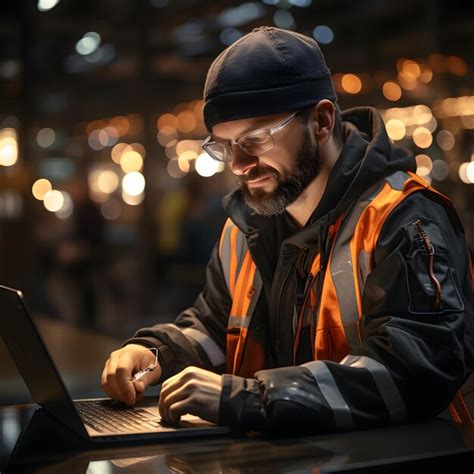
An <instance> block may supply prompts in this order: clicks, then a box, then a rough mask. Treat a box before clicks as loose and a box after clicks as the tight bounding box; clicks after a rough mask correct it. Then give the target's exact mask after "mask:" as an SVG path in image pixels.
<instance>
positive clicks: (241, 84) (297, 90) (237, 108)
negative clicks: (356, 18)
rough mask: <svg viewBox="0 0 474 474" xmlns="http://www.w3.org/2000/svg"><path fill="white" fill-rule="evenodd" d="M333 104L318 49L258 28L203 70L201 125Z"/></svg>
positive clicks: (327, 73) (275, 30) (291, 34)
mask: <svg viewBox="0 0 474 474" xmlns="http://www.w3.org/2000/svg"><path fill="white" fill-rule="evenodd" d="M321 99H330V100H337V96H336V93H335V91H334V85H333V82H332V78H331V73H330V71H329V69H328V67H327V66H326V62H325V60H324V57H323V54H322V53H321V50H320V49H319V46H318V43H316V41H314V40H313V39H312V38H309V37H308V36H305V35H302V34H300V33H295V32H293V31H287V30H281V29H279V28H272V27H268V26H262V27H259V28H256V29H254V30H253V31H252V32H251V33H248V34H247V35H245V36H243V37H242V38H240V39H239V40H237V41H236V42H235V43H233V44H232V45H231V46H229V47H228V48H226V49H225V50H224V51H222V53H221V54H220V55H219V56H218V57H217V58H216V59H215V60H214V62H213V63H212V64H211V67H210V68H209V71H208V73H207V77H206V83H205V85H204V109H203V112H204V122H205V124H206V127H207V129H208V130H209V131H211V129H212V127H213V126H214V125H215V124H217V123H220V122H227V121H229V120H237V119H242V118H248V117H257V116H262V115H272V114H278V113H281V112H291V111H295V110H299V109H302V108H304V107H306V106H309V105H312V104H315V103H316V102H318V101H319V100H321Z"/></svg>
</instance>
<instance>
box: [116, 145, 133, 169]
mask: <svg viewBox="0 0 474 474" xmlns="http://www.w3.org/2000/svg"><path fill="white" fill-rule="evenodd" d="M127 150H132V147H131V146H130V145H128V144H127V143H117V145H115V146H114V147H113V148H112V151H111V156H112V160H113V161H114V162H115V163H117V164H120V160H121V158H122V154H123V153H124V152H125V151H127Z"/></svg>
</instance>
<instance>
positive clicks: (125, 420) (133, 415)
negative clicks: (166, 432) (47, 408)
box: [74, 400, 162, 433]
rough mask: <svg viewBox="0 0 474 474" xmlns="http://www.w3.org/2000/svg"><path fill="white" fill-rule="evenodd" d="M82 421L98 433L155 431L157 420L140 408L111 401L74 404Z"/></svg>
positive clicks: (87, 401) (157, 426) (157, 424)
mask: <svg viewBox="0 0 474 474" xmlns="http://www.w3.org/2000/svg"><path fill="white" fill-rule="evenodd" d="M74 406H75V407H76V408H77V411H78V412H79V414H80V416H81V418H82V421H83V422H84V423H85V424H86V425H89V426H90V427H91V428H93V429H94V430H96V431H98V432H99V433H104V432H113V433H124V432H130V431H132V432H144V431H150V430H153V431H157V430H158V428H160V427H161V426H162V425H161V423H160V422H159V418H157V417H156V416H154V415H153V414H151V413H150V412H147V411H146V410H143V409H141V408H131V407H128V406H127V405H124V404H123V403H119V402H114V401H113V400H84V401H76V402H74Z"/></svg>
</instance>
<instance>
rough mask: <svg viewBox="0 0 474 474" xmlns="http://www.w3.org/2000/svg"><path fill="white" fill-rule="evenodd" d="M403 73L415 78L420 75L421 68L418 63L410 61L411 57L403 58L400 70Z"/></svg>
mask: <svg viewBox="0 0 474 474" xmlns="http://www.w3.org/2000/svg"><path fill="white" fill-rule="evenodd" d="M401 72H403V74H406V75H410V76H413V77H414V78H415V79H416V78H418V77H420V74H421V68H420V65H419V64H418V63H417V62H415V61H412V60H411V59H405V61H403V63H402V70H401Z"/></svg>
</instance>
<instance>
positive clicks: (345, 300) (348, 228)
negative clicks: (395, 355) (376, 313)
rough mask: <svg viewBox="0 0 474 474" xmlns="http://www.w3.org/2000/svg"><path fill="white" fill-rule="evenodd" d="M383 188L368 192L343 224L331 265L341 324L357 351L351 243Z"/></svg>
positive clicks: (357, 322)
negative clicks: (368, 207)
mask: <svg viewBox="0 0 474 474" xmlns="http://www.w3.org/2000/svg"><path fill="white" fill-rule="evenodd" d="M382 187H383V182H381V183H377V184H376V185H375V186H372V187H371V188H370V189H368V190H367V191H366V192H365V193H364V194H363V195H362V196H361V197H360V199H359V201H358V202H357V203H356V204H355V205H354V207H353V208H352V210H351V211H349V214H348V215H347V216H346V218H345V219H344V220H343V222H342V225H341V227H340V229H339V231H338V233H337V235H336V240H335V242H334V246H333V254H332V257H331V261H330V271H331V277H332V280H333V282H334V288H335V289H336V294H337V300H338V302H339V310H340V312H341V320H342V324H343V326H344V334H345V336H346V340H347V343H348V344H349V346H350V347H351V348H352V349H354V348H355V347H357V346H358V345H359V344H360V342H361V340H360V336H359V329H358V324H359V312H358V307H357V296H356V287H355V282H354V271H353V266H354V262H353V261H352V255H351V247H350V243H351V239H352V236H353V235H354V231H355V228H356V226H357V223H358V222H359V219H360V216H361V215H362V213H363V212H364V210H365V209H366V208H367V206H368V205H369V204H370V203H371V202H372V201H373V199H374V198H375V196H376V195H377V194H378V193H379V191H380V190H381V189H382Z"/></svg>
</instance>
